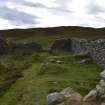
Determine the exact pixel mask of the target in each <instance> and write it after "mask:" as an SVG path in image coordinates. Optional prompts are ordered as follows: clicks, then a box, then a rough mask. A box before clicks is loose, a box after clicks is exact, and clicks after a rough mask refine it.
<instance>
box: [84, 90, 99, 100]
mask: <svg viewBox="0 0 105 105" xmlns="http://www.w3.org/2000/svg"><path fill="white" fill-rule="evenodd" d="M97 95H98V91H97V89H93V90H91V91H90V92H89V93H88V94H87V95H86V96H85V97H84V98H83V101H95V100H96V98H97Z"/></svg>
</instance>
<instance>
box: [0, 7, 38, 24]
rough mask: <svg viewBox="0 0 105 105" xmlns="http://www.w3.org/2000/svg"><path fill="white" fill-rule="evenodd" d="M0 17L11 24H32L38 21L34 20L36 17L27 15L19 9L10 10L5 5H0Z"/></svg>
mask: <svg viewBox="0 0 105 105" xmlns="http://www.w3.org/2000/svg"><path fill="white" fill-rule="evenodd" d="M0 17H1V18H3V19H6V20H8V21H9V22H11V23H12V24H13V25H26V24H28V25H32V24H37V23H38V22H37V21H35V19H37V18H38V17H35V16H32V15H29V14H27V13H24V12H21V11H17V10H12V9H10V8H7V7H0Z"/></svg>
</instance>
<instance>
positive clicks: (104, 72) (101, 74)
mask: <svg viewBox="0 0 105 105" xmlns="http://www.w3.org/2000/svg"><path fill="white" fill-rule="evenodd" d="M100 77H101V78H103V79H104V80H105V70H104V71H102V72H101V73H100Z"/></svg>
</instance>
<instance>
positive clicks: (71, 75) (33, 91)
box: [0, 52, 101, 105]
mask: <svg viewBox="0 0 105 105" xmlns="http://www.w3.org/2000/svg"><path fill="white" fill-rule="evenodd" d="M16 54H17V53H14V54H12V55H7V56H5V57H4V61H5V62H7V61H8V58H9V62H10V63H12V62H13V61H15V62H16V65H19V64H30V66H29V67H28V68H25V70H24V71H21V74H22V76H21V77H19V78H18V79H17V80H16V82H15V83H13V84H12V85H11V86H9V89H7V90H6V91H5V94H4V95H3V96H2V97H1V98H0V105H45V98H46V95H47V94H48V92H49V91H51V90H54V89H56V90H59V91H60V90H62V89H63V88H66V87H68V86H69V87H72V88H74V89H75V90H76V91H78V92H80V93H81V94H82V95H85V94H86V93H87V92H88V91H89V90H91V89H92V88H93V87H94V86H95V84H96V83H97V82H98V80H99V77H98V74H99V72H100V71H101V69H100V68H99V67H97V66H96V65H95V64H92V63H91V64H82V65H81V64H77V63H76V59H75V57H73V56H72V54H68V53H65V54H64V53H61V54H55V55H54V54H49V53H47V52H42V53H30V54H28V55H27V54H26V55H25V56H22V55H23V54H24V53H23V52H21V53H20V54H19V53H18V55H16ZM1 58H2V57H1ZM5 59H7V61H6V60H5ZM50 59H53V60H55V61H57V60H59V61H62V63H60V64H59V63H57V62H50ZM24 62H25V63H24ZM46 63H48V64H47V65H46V69H43V64H46ZM19 67H21V66H19ZM40 72H41V74H40ZM13 79H14V78H13Z"/></svg>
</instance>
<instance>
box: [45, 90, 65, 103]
mask: <svg viewBox="0 0 105 105" xmlns="http://www.w3.org/2000/svg"><path fill="white" fill-rule="evenodd" d="M63 99H64V96H63V95H62V94H60V93H58V92H54V93H50V94H48V96H47V99H46V105H51V104H52V103H54V102H56V103H61V102H62V101H63Z"/></svg>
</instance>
